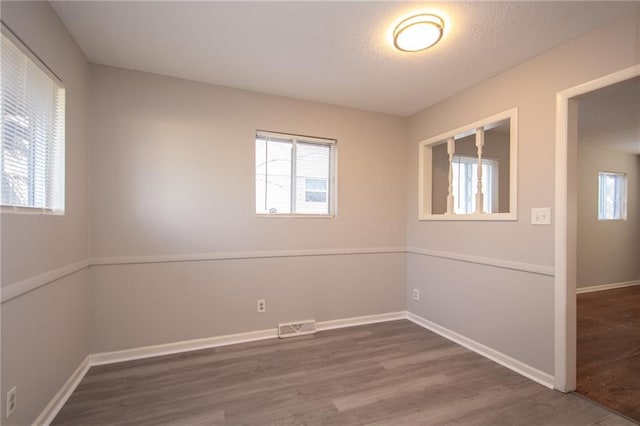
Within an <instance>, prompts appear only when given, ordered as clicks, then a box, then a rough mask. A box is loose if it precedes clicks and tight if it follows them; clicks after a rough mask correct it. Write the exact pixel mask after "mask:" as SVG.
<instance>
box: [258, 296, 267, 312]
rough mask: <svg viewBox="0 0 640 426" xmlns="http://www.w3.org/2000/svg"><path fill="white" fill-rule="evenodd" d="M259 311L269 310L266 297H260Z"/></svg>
mask: <svg viewBox="0 0 640 426" xmlns="http://www.w3.org/2000/svg"><path fill="white" fill-rule="evenodd" d="M257 311H258V313H259V314H263V313H265V312H267V301H266V300H264V299H259V300H258V302H257Z"/></svg>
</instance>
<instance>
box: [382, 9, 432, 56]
mask: <svg viewBox="0 0 640 426" xmlns="http://www.w3.org/2000/svg"><path fill="white" fill-rule="evenodd" d="M443 29H444V21H443V20H442V18H440V17H439V16H436V15H431V14H422V15H414V16H412V17H410V18H407V19H405V20H404V21H402V22H400V23H399V24H398V25H397V26H396V29H395V30H393V44H394V46H396V48H397V49H399V50H402V51H403V52H418V51H420V50H425V49H428V48H430V47H431V46H433V45H434V44H436V43H437V42H438V41H440V39H441V38H442V31H443Z"/></svg>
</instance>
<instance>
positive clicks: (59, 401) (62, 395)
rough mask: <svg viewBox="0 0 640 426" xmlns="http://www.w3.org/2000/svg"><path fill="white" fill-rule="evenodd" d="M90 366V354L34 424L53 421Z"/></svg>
mask: <svg viewBox="0 0 640 426" xmlns="http://www.w3.org/2000/svg"><path fill="white" fill-rule="evenodd" d="M90 366H91V365H90V364H89V356H86V357H85V358H84V360H82V362H81V363H80V365H79V366H78V368H76V370H75V371H74V372H73V374H71V376H70V377H69V378H68V379H67V381H66V382H65V384H64V385H62V387H61V388H60V390H59V391H58V393H56V394H55V396H54V397H53V398H52V399H51V401H49V403H48V404H47V406H46V407H44V410H42V412H41V413H40V415H39V416H38V417H37V418H36V419H35V420H34V422H33V424H32V426H42V425H49V424H50V423H51V422H52V421H53V419H54V418H55V417H56V415H57V414H58V412H59V411H60V409H61V408H62V407H63V406H64V404H65V403H66V402H67V400H68V399H69V397H70V396H71V394H72V393H73V391H74V390H76V388H77V387H78V385H79V384H80V381H81V380H82V378H83V377H84V375H85V374H87V371H89V367H90Z"/></svg>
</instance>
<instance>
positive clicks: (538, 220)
mask: <svg viewBox="0 0 640 426" xmlns="http://www.w3.org/2000/svg"><path fill="white" fill-rule="evenodd" d="M531 224H532V225H551V207H534V208H532V209H531Z"/></svg>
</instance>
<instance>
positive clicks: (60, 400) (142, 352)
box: [33, 311, 553, 426]
mask: <svg viewBox="0 0 640 426" xmlns="http://www.w3.org/2000/svg"><path fill="white" fill-rule="evenodd" d="M400 319H408V320H410V321H412V322H414V323H416V324H418V325H420V326H422V327H424V328H426V329H428V330H431V331H433V332H435V333H437V334H439V335H441V336H443V337H445V338H446V339H449V340H451V341H453V342H456V343H458V344H459V345H462V346H464V347H466V348H467V349H470V350H472V351H474V352H476V353H478V354H480V355H482V356H484V357H486V358H488V359H490V360H492V361H495V362H497V363H498V364H501V365H503V366H505V367H507V368H509V369H511V370H513V371H515V372H517V373H519V374H521V375H523V376H525V377H528V378H530V379H531V380H534V381H536V382H538V383H540V384H542V385H544V386H546V387H549V388H553V377H552V376H550V375H548V374H546V373H544V372H542V371H540V370H537V369H535V368H533V367H531V366H529V365H527V364H524V363H522V362H520V361H518V360H516V359H513V358H511V357H509V356H507V355H505V354H503V353H501V352H498V351H496V350H495V349H492V348H489V347H487V346H484V345H482V344H481V343H478V342H476V341H474V340H471V339H469V338H467V337H465V336H462V335H460V334H457V333H455V332H453V331H451V330H448V329H446V328H444V327H442V326H440V325H438V324H435V323H433V322H431V321H429V320H426V319H424V318H422V317H420V316H418V315H415V314H413V313H411V312H407V311H400V312H390V313H386V314H377V315H366V316H360V317H353V318H343V319H337V320H330V321H322V322H318V323H317V324H316V327H317V329H318V331H324V330H333V329H337V328H345V327H354V326H358V325H367V324H375V323H379V322H387V321H396V320H400ZM277 337H278V330H277V328H273V329H266V330H258V331H251V332H248V333H237V334H229V335H225V336H216V337H208V338H203V339H193V340H185V341H181V342H174V343H167V344H163V345H154V346H144V347H138V348H131V349H124V350H120V351H113V352H102V353H96V354H91V355H87V357H86V358H85V359H84V360H83V361H82V363H81V364H80V365H79V366H78V368H77V369H76V371H74V373H73V374H72V375H71V377H69V379H68V380H67V382H66V383H65V384H64V386H62V388H61V389H60V390H59V391H58V393H57V394H56V395H55V396H54V398H53V399H52V400H51V401H50V402H49V404H47V406H46V407H45V409H44V410H43V411H42V413H40V415H39V416H38V418H37V419H36V420H35V422H34V423H33V425H34V426H35V425H38V426H42V425H45V426H46V425H49V424H50V423H51V422H52V421H53V419H54V418H55V417H56V415H57V414H58V412H59V411H60V409H61V408H62V406H63V405H64V404H65V402H67V400H68V399H69V397H70V396H71V394H72V393H73V391H74V390H75V389H76V387H77V386H78V384H80V381H81V380H82V378H83V377H84V376H85V374H86V373H87V371H89V368H90V367H93V366H97V365H104V364H113V363H117V362H123V361H132V360H136V359H144V358H152V357H156V356H162V355H170V354H176V353H182V352H189V351H194V350H199V349H208V348H215V347H219V346H227V345H234V344H238V343H246V342H254V341H258V340H265V339H273V338H277Z"/></svg>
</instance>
